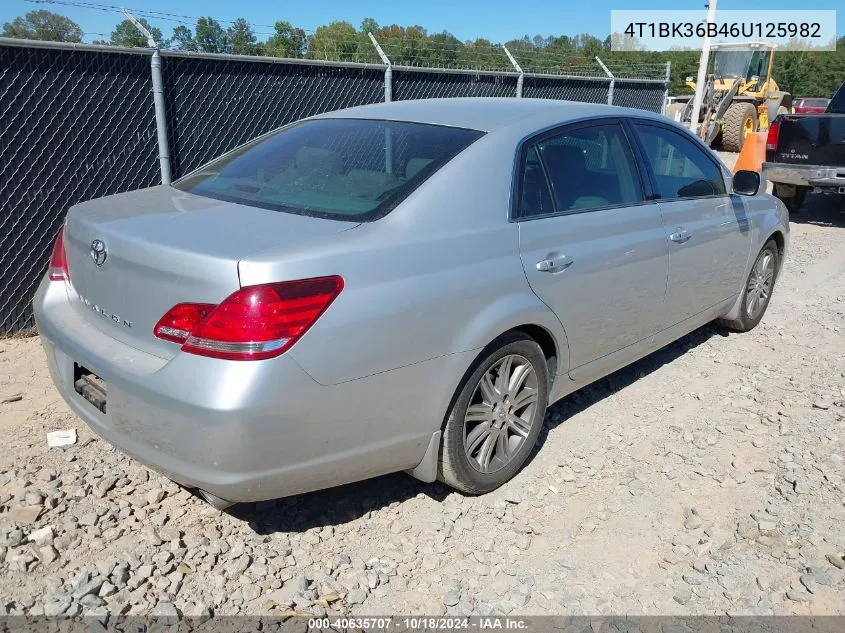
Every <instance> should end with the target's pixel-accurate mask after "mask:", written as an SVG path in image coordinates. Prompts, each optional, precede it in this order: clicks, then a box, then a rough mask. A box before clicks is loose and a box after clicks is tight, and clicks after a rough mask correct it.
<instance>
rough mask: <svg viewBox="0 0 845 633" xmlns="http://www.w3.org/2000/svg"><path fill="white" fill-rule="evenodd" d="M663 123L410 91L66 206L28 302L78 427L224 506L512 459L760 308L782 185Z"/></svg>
mask: <svg viewBox="0 0 845 633" xmlns="http://www.w3.org/2000/svg"><path fill="white" fill-rule="evenodd" d="M760 188H761V187H760V179H759V176H758V175H757V174H755V173H752V172H738V173H737V174H736V175H734V176H732V175H731V173H730V172H729V171H728V170H727V169H726V168H725V166H724V165H723V164H722V163H721V162H720V161H719V160H718V158H717V157H716V156H715V155H714V154H713V153H712V152H711V151H710V150H709V149H708V148H706V147H705V146H704V145H703V144H702V143H700V142H699V141H698V139H696V138H695V137H694V136H692V135H691V134H689V133H688V132H687V131H686V130H685V129H683V128H682V127H680V126H679V125H677V124H675V123H673V122H671V121H669V120H667V119H666V118H664V117H661V116H659V115H654V114H650V113H647V112H643V111H639V110H630V109H623V108H614V107H606V106H600V105H594V104H577V103H567V102H558V101H546V100H531V99H521V100H516V99H501V100H500V99H445V100H431V101H401V102H398V103H390V104H381V105H372V106H363V107H359V108H353V109H349V110H343V111H339V112H333V113H330V114H324V115H320V116H317V117H313V118H310V119H306V120H304V121H300V122H297V123H295V124H292V125H289V126H286V127H284V128H282V129H280V130H276V131H273V132H271V133H269V134H266V135H264V136H262V137H260V138H258V139H256V140H254V141H252V142H250V143H248V144H246V145H244V146H242V147H239V148H237V149H235V150H233V151H231V152H229V153H228V154H225V155H223V156H222V157H220V158H218V159H217V160H214V161H212V162H211V163H209V164H207V165H205V166H203V167H201V168H200V169H198V170H196V171H195V172H193V173H190V174H188V175H187V176H185V177H184V178H182V179H181V180H179V181H177V182H176V183H174V184H173V185H172V186H159V187H153V188H150V189H146V190H142V191H134V192H130V193H123V194H119V195H114V196H110V197H107V198H102V199H98V200H92V201H89V202H85V203H82V204H79V205H77V206H75V207H73V208H71V209H70V211H69V213H68V215H67V219H66V221H65V224H64V228H63V230H62V232H61V233H60V234H59V236H58V238H57V240H56V245H55V249H54V251H53V254H52V258H51V262H50V266H49V270H48V272H47V274H46V275H45V277H44V280H43V282H42V284H41V286H40V288H39V290H38V293H37V295H36V297H35V300H34V308H35V315H36V320H37V324H38V329H39V331H40V333H41V339H42V341H43V344H44V348H45V350H46V352H47V360H48V363H49V366H50V371H51V372H52V376H53V380H54V381H55V384H56V387H57V388H58V390H59V391H60V392H61V394H62V395H63V397H64V398H65V399H66V400H67V402H68V403H69V405H70V406H71V407H72V408H73V410H74V411H75V412H76V413H77V414H78V415H79V416H80V417H81V418H82V419H83V420H84V421H85V422H86V423H87V424H88V425H90V426H91V427H92V428H93V429H94V431H96V432H97V433H98V434H100V435H101V436H102V437H104V438H105V439H106V440H108V441H109V442H111V443H113V444H114V445H116V446H118V447H120V448H121V449H123V450H125V451H126V452H127V453H129V454H131V455H133V456H135V457H136V458H137V459H139V460H140V461H142V462H144V463H146V464H148V465H149V466H151V467H152V468H154V469H156V470H158V471H160V472H162V473H164V474H165V475H167V476H168V477H170V478H172V479H173V480H175V481H177V482H179V483H180V484H182V485H184V486H186V487H189V488H192V489H196V490H198V491H199V493H200V494H201V495H202V496H203V497H204V498H206V499H207V500H209V501H210V502H211V503H213V504H214V505H215V506H216V507H221V508H222V507H225V506H226V505H228V504H230V503H233V502H239V501H254V500H262V499H270V498H276V497H280V496H284V495H290V494H296V493H301V492H305V491H310V490H315V489H319V488H325V487H328V486H334V485H338V484H343V483H348V482H352V481H356V480H361V479H364V478H368V477H373V476H376V475H381V474H385V473H389V472H393V471H401V470H406V471H408V472H410V473H411V474H412V475H413V476H415V477H417V478H419V479H421V480H423V481H434V480H435V479H440V480H441V481H444V482H446V483H448V484H449V485H451V486H454V487H455V488H457V489H459V490H462V491H465V492H467V493H471V494H479V493H484V492H488V491H490V490H493V489H495V488H496V487H498V486H500V485H501V484H503V483H504V482H506V481H507V480H508V479H510V478H511V477H513V476H514V475H515V474H516V473H517V472H518V471H519V469H520V468H521V467H522V465H523V464H524V463H525V461H526V459H527V458H528V456H529V454H530V452H531V450H532V447H533V446H534V444H535V440H536V439H537V436H538V434H539V432H540V428H541V426H542V424H543V419H544V416H545V411H546V408H547V407H548V406H549V404H550V403H552V402H554V401H556V400H559V399H560V398H563V397H564V396H566V395H567V394H569V393H571V392H573V391H575V390H577V389H579V388H581V387H583V386H584V385H586V384H588V383H590V382H592V381H595V380H597V379H598V378H601V377H602V376H605V375H607V374H609V373H610V372H613V371H615V370H617V369H619V368H620V367H623V366H624V365H627V364H629V363H631V362H632V361H634V360H636V359H638V358H640V357H642V356H644V355H646V354H649V353H650V352H652V351H654V350H656V349H658V348H660V347H661V346H664V345H666V344H667V343H669V342H671V341H673V340H675V339H677V338H679V337H681V336H683V335H684V334H686V333H688V332H690V331H691V330H694V329H695V328H698V327H700V326H701V325H704V324H705V323H708V322H709V321H712V320H715V319H720V320H721V322H722V323H724V324H725V325H727V326H728V327H731V328H733V329H735V330H740V331H744V330H749V329H751V328H753V327H754V326H755V325H756V324H757V323H758V322H759V321H760V319H761V318H762V317H763V313H764V312H765V310H766V306H767V305H768V302H769V299H770V298H771V293H772V289H773V287H774V284H775V280H776V279H777V277H778V274H779V272H780V267H781V263H782V262H783V258H784V253H785V249H786V247H787V244H788V237H789V224H788V219H787V213H786V209H785V208H784V207H783V205H782V204H781V203H780V202H779V201H777V200H776V199H774V198H772V197H771V196H769V195H767V194H765V193H764V192H761V191H758V190H759V189H760Z"/></svg>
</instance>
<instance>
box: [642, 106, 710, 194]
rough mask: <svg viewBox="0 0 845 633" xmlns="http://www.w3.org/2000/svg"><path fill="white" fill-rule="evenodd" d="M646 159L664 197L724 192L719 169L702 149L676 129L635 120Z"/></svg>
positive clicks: (658, 190) (658, 189)
mask: <svg viewBox="0 0 845 633" xmlns="http://www.w3.org/2000/svg"><path fill="white" fill-rule="evenodd" d="M634 129H635V130H636V131H637V135H638V136H639V138H640V141H641V143H642V145H643V148H644V149H645V153H646V159H647V160H648V162H649V164H650V165H651V169H652V172H653V173H654V176H655V179H656V180H657V183H656V184H657V193H658V194H659V195H660V197H661V198H662V199H664V200H671V199H673V198H697V197H703V196H717V195H723V194H724V193H725V181H724V179H723V178H722V172H721V170H720V169H719V167H718V166H717V165H716V163H714V162H713V161H712V160H710V158H709V157H708V156H707V154H705V153H704V151H703V150H702V149H701V148H699V147H698V146H697V145H696V144H695V143H694V142H693V141H691V140H690V139H687V138H684V136H683V135H682V134H680V133H679V132H675V131H673V130H669V129H666V128H664V127H660V126H656V125H647V124H641V123H634Z"/></svg>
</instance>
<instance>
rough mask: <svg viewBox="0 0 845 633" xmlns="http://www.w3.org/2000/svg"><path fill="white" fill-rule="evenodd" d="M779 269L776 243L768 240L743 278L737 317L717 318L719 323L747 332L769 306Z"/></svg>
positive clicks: (755, 324)
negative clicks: (740, 302) (746, 275)
mask: <svg viewBox="0 0 845 633" xmlns="http://www.w3.org/2000/svg"><path fill="white" fill-rule="evenodd" d="M779 271H780V252H779V250H778V245H777V244H776V243H775V241H774V240H769V241H768V242H766V244H765V246H763V248H762V249H761V250H760V253H759V254H758V255H757V259H755V260H754V265H753V266H752V267H751V271H750V272H749V273H748V277H747V278H746V280H745V285H744V286H743V288H742V304H741V305H740V311H739V318H737V319H719V320H718V322H719V324H721V325H723V326H725V327H727V328H730V329H732V330H735V331H737V332H747V331H748V330H751V329H753V328H754V327H756V326H757V324H758V323H759V322H760V320H761V319H762V318H763V315H764V314H766V308H768V307H769V301H770V300H771V298H772V292H773V291H774V289H775V282H776V281H777V276H778V272H779ZM764 291H765V292H764Z"/></svg>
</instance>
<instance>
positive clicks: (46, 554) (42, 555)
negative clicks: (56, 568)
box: [38, 545, 59, 565]
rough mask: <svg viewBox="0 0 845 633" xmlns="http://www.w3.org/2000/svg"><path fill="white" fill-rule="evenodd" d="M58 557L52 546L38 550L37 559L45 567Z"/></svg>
mask: <svg viewBox="0 0 845 633" xmlns="http://www.w3.org/2000/svg"><path fill="white" fill-rule="evenodd" d="M58 557H59V553H58V552H57V551H56V548H55V547H53V546H52V545H45V546H44V547H42V548H41V549H39V550H38V558H39V559H40V560H41V562H42V563H44V564H45V565H49V564H50V563H52V562H53V561H55V560H56V559H57V558H58Z"/></svg>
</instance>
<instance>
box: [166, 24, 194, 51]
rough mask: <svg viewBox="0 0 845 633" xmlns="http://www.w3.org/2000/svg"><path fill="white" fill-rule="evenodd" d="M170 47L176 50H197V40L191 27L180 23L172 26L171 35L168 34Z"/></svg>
mask: <svg viewBox="0 0 845 633" xmlns="http://www.w3.org/2000/svg"><path fill="white" fill-rule="evenodd" d="M170 47H171V48H175V49H176V50H178V51H195V50H197V42H196V40H195V39H194V34H193V33H192V32H191V29H189V28H188V27H187V26H183V25H181V24H180V25H179V26H177V27H176V28H174V29H173V35H171V36H170Z"/></svg>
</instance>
